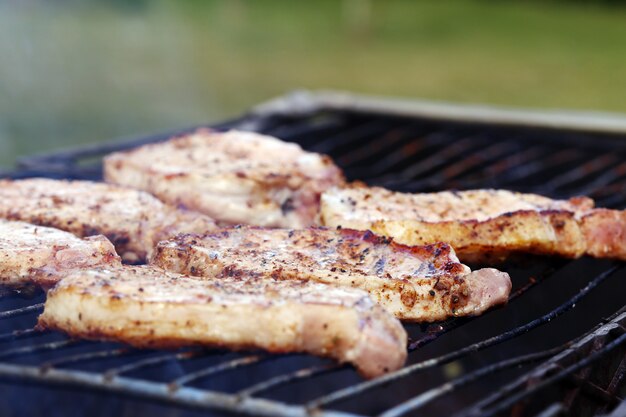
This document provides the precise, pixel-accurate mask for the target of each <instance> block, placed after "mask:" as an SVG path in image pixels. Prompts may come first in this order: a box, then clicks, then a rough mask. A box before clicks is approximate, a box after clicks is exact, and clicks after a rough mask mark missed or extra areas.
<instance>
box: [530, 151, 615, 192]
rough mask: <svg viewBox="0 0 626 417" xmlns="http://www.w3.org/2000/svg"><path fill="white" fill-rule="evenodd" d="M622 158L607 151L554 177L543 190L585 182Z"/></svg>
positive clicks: (547, 190) (550, 190)
mask: <svg viewBox="0 0 626 417" xmlns="http://www.w3.org/2000/svg"><path fill="white" fill-rule="evenodd" d="M620 159H621V158H620V157H619V156H615V155H614V154H609V153H606V154H603V155H600V156H598V157H596V158H593V159H592V160H590V161H589V162H586V163H584V164H583V165H581V166H576V167H574V168H572V169H570V170H568V171H566V172H565V173H563V174H561V175H559V176H557V177H554V178H553V179H552V180H550V181H548V182H547V183H546V184H544V185H543V186H541V187H540V188H541V190H544V191H545V192H548V193H550V192H554V190H557V189H559V188H564V187H566V186H567V185H569V184H571V183H574V182H584V181H586V178H587V177H590V176H593V175H594V174H596V173H597V172H598V171H602V170H605V169H606V168H607V167H611V166H612V165H614V164H616V163H618V162H620ZM609 172H610V171H609Z"/></svg>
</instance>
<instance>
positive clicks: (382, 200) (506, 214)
mask: <svg viewBox="0 0 626 417" xmlns="http://www.w3.org/2000/svg"><path fill="white" fill-rule="evenodd" d="M321 205H322V208H321V221H322V223H323V224H324V225H327V226H332V227H335V226H342V227H351V228H355V229H362V230H364V229H369V230H372V231H373V232H375V233H378V234H381V235H385V236H391V237H393V238H394V239H395V240H396V241H398V242H402V243H405V244H409V245H417V244H425V243H432V242H438V241H445V242H448V243H449V244H450V245H451V246H452V247H454V249H455V250H456V252H457V253H458V255H459V258H461V260H464V261H472V260H485V259H489V260H501V259H503V258H505V257H506V256H507V255H509V254H510V253H512V252H528V253H535V254H545V255H560V256H564V257H568V258H577V257H580V256H582V255H585V254H587V255H591V256H595V257H599V258H616V259H626V211H615V210H606V209H594V208H593V207H594V202H593V200H591V199H589V198H586V197H576V198H571V199H569V200H552V199H549V198H546V197H542V196H539V195H535V194H521V193H516V192H511V191H504V190H472V191H460V192H450V191H444V192H439V193H424V194H404V193H397V192H392V191H389V190H386V189H384V188H378V187H365V186H362V185H358V184H357V185H354V186H352V187H349V188H344V189H339V188H334V189H332V190H328V191H327V192H326V193H324V195H323V196H322V204H321Z"/></svg>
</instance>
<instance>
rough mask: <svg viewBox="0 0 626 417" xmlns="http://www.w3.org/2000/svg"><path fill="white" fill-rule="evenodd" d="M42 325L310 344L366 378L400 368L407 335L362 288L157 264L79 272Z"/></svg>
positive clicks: (95, 334)
mask: <svg viewBox="0 0 626 417" xmlns="http://www.w3.org/2000/svg"><path fill="white" fill-rule="evenodd" d="M38 326H39V328H42V329H55V330H61V331H64V332H66V333H68V334H70V335H72V336H74V337H79V338H86V339H95V340H115V341H120V342H125V343H128V344H131V345H134V346H137V347H143V348H145V347H150V348H175V347H181V346H189V345H201V346H210V347H223V348H228V349H233V350H241V349H264V350H267V351H269V352H275V353H287V352H307V353H311V354H315V355H320V356H327V357H331V358H335V359H337V360H339V361H341V362H349V363H352V364H354V365H355V366H356V367H357V369H358V370H359V372H360V373H361V374H362V375H363V376H365V377H368V378H371V377H376V376H378V375H381V374H383V373H385V372H389V371H393V370H396V369H398V368H400V367H401V366H402V365H403V364H404V361H405V359H406V342H407V336H406V333H405V331H404V329H403V328H402V325H401V324H400V323H399V322H398V321H397V320H396V319H395V318H393V316H391V315H389V314H388V313H387V312H385V311H384V310H383V309H382V308H380V307H379V306H377V305H376V304H374V303H373V302H372V301H371V300H370V299H369V298H368V297H367V294H366V293H364V292H362V291H358V290H354V289H339V288H334V287H332V286H326V285H323V284H318V283H310V282H302V281H274V282H269V281H265V280H258V279H254V278H250V279H243V278H242V279H222V280H197V279H191V278H189V277H185V276H182V275H178V274H173V273H168V272H166V271H163V270H161V269H159V268H155V267H147V266H139V267H118V268H113V269H109V270H105V269H101V270H83V271H77V272H75V273H73V274H70V275H68V276H66V277H65V278H64V279H63V280H62V281H61V282H60V283H59V284H58V285H57V286H55V287H54V288H53V289H52V290H51V291H50V292H49V293H48V297H47V300H46V304H45V309H44V312H43V314H42V315H41V316H40V317H39V324H38Z"/></svg>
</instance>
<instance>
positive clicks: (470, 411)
mask: <svg viewBox="0 0 626 417" xmlns="http://www.w3.org/2000/svg"><path fill="white" fill-rule="evenodd" d="M625 319H626V310H624V309H622V310H621V311H620V312H618V313H616V314H615V315H614V316H613V317H612V318H611V319H608V320H603V322H604V323H605V324H603V325H599V326H598V327H597V328H596V330H594V331H593V332H592V333H591V334H590V335H588V336H585V337H583V338H582V339H580V340H579V341H577V342H576V343H575V344H574V345H573V346H572V347H571V348H569V349H567V350H566V351H564V352H563V353H560V354H559V355H556V356H555V357H554V358H552V359H550V360H549V361H548V362H546V363H544V364H542V365H541V366H539V367H537V368H536V369H535V370H533V371H532V372H530V373H528V374H526V375H523V376H522V377H520V378H519V379H517V380H515V381H514V382H512V383H510V384H508V385H505V386H504V387H502V388H501V389H499V390H498V391H497V392H495V393H493V394H491V395H489V396H487V397H485V398H483V399H482V400H480V401H478V402H477V403H475V404H473V405H471V406H470V407H468V408H466V409H465V410H463V411H461V412H460V413H458V414H455V417H477V416H482V410H485V409H487V408H488V407H490V406H493V405H494V404H497V402H498V401H502V400H505V399H507V398H510V397H511V396H512V395H513V394H514V393H515V392H516V391H518V390H520V389H521V390H523V389H525V387H526V385H528V384H534V383H536V381H540V380H542V379H543V378H545V376H546V375H547V374H549V373H551V372H554V371H555V370H558V369H562V366H561V365H560V363H561V362H562V361H566V360H568V358H569V357H570V356H574V357H577V356H581V355H582V356H588V354H587V353H582V352H583V351H584V350H586V349H585V347H586V346H588V345H589V344H590V343H591V342H594V343H595V341H596V340H598V339H604V338H605V337H606V334H607V333H610V332H611V331H612V330H615V329H616V328H620V327H619V326H620V324H619V323H620V322H623V321H624V320H625Z"/></svg>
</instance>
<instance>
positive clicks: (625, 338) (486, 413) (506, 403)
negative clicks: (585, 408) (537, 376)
mask: <svg viewBox="0 0 626 417" xmlns="http://www.w3.org/2000/svg"><path fill="white" fill-rule="evenodd" d="M624 343H626V333H625V334H623V335H621V336H619V337H618V338H617V339H615V340H613V341H612V342H610V343H607V345H606V346H604V348H602V349H600V350H598V351H597V352H594V353H592V354H591V355H589V356H587V357H585V358H583V359H582V360H581V361H579V362H578V363H575V364H574V365H571V366H568V367H567V368H565V369H564V370H562V371H561V372H558V373H557V374H555V375H553V376H551V377H549V378H546V379H545V380H543V381H541V382H539V383H538V384H536V385H533V386H532V387H530V388H528V389H527V390H525V391H523V392H520V393H518V394H513V395H511V396H509V397H508V398H506V399H504V400H503V401H502V402H501V403H500V404H498V405H497V406H495V407H492V408H490V409H488V410H483V411H482V413H481V416H483V417H491V416H494V415H496V414H499V413H501V412H503V411H505V410H508V409H509V408H511V406H513V405H515V404H517V403H518V402H520V401H521V400H523V399H524V398H527V397H528V396H530V395H532V394H534V393H536V392H537V391H540V390H542V389H543V388H546V387H547V386H550V385H553V384H555V383H557V382H559V381H561V380H562V379H565V378H566V377H567V376H568V375H570V374H572V373H574V372H576V371H578V370H580V369H583V368H585V367H587V366H589V365H591V364H592V363H593V362H595V361H597V360H599V359H600V358H602V356H604V355H605V354H607V353H609V352H610V351H612V350H613V349H615V348H616V347H618V346H620V345H622V344H624Z"/></svg>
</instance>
